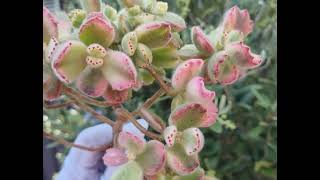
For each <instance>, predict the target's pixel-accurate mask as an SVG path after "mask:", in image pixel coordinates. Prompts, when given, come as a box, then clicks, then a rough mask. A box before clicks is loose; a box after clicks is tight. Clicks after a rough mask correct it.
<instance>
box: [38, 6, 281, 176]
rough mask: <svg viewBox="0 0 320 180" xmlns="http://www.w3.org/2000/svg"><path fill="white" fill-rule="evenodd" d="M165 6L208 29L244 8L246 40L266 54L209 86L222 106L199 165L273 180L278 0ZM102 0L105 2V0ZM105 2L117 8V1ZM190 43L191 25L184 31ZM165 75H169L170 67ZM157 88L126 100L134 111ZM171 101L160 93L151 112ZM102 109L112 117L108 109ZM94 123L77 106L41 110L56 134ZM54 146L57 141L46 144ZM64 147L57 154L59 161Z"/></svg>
mask: <svg viewBox="0 0 320 180" xmlns="http://www.w3.org/2000/svg"><path fill="white" fill-rule="evenodd" d="M165 1H167V2H168V3H169V10H171V11H174V12H176V13H179V14H180V15H181V16H183V17H185V18H186V22H187V24H188V27H191V26H192V25H201V27H202V28H203V29H204V30H205V31H206V32H208V33H209V32H210V31H211V30H212V29H213V28H215V27H216V26H218V24H219V21H220V20H221V18H222V16H223V13H224V12H225V11H226V10H227V9H229V8H230V7H232V6H233V5H238V6H239V7H240V8H241V9H248V10H249V13H250V16H251V18H252V19H253V20H254V22H255V26H254V30H253V32H252V33H251V34H250V35H249V36H248V38H247V41H246V44H248V45H249V46H251V47H252V51H253V52H256V53H258V54H259V53H260V54H262V55H263V57H264V58H265V62H264V63H263V65H262V66H261V67H260V68H258V69H257V70H254V71H253V72H249V74H248V76H247V77H246V78H244V79H243V80H241V81H238V82H237V83H236V84H234V85H232V86H228V87H221V86H211V87H208V89H213V90H215V91H216V94H217V97H219V99H218V100H217V103H218V105H219V107H220V109H223V110H222V111H223V112H222V113H221V114H220V116H219V119H218V122H217V123H216V124H215V125H213V126H212V127H210V128H208V129H203V132H204V135H205V137H206V145H205V147H204V149H203V151H202V152H201V153H200V155H201V165H202V167H203V168H205V169H206V170H207V171H208V173H209V174H211V175H214V176H216V177H217V178H218V179H222V180H233V179H236V180H248V179H257V180H260V179H261V180H262V179H276V178H277V176H276V173H277V92H276V87H277V12H276V7H277V4H276V3H277V1H276V0H214V1H213V0H165ZM104 2H106V1H104ZM107 3H108V4H110V5H112V6H113V7H118V4H117V2H116V0H108V1H107ZM61 6H62V9H64V10H65V11H67V12H68V11H69V10H70V9H73V8H79V4H78V2H77V0H69V1H62V3H61ZM182 38H183V39H184V42H186V43H187V42H190V29H188V30H185V31H184V32H183V34H182ZM167 77H168V78H170V77H171V72H168V74H167ZM158 88H159V87H158V86H157V85H156V84H154V85H152V86H149V87H145V88H143V89H142V90H140V91H139V92H134V93H133V97H134V98H133V99H131V100H130V101H129V102H127V103H126V104H125V106H126V107H127V108H128V109H129V110H133V109H135V108H136V107H137V105H139V103H141V102H143V101H144V100H146V99H147V98H148V97H150V96H151V95H152V94H153V93H154V92H155V91H156V90H157V89H158ZM170 103H171V100H170V99H168V97H163V98H162V99H160V101H159V102H158V103H157V104H156V105H154V106H153V107H152V109H151V110H152V111H153V112H155V113H156V114H158V115H159V116H160V117H162V118H163V120H167V118H168V116H169V114H170ZM101 113H103V114H106V115H107V116H109V117H111V118H112V116H113V114H112V112H111V110H110V109H102V110H101ZM96 123H98V122H97V121H95V120H94V119H92V118H91V117H90V115H87V114H80V112H78V111H76V110H75V109H72V108H70V109H69V110H50V111H45V110H44V128H46V129H49V130H51V131H52V132H53V133H54V134H55V135H57V136H62V137H64V138H65V139H68V140H71V141H72V140H74V138H75V137H76V135H77V134H78V133H79V132H80V131H81V130H82V129H83V128H85V127H88V126H92V125H94V124H96ZM54 146H56V144H55V143H53V144H49V147H54ZM67 151H68V148H62V151H61V152H59V153H57V154H56V158H57V159H58V160H59V162H60V163H61V162H62V161H63V159H64V156H65V154H66V153H67Z"/></svg>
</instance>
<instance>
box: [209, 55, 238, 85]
mask: <svg viewBox="0 0 320 180" xmlns="http://www.w3.org/2000/svg"><path fill="white" fill-rule="evenodd" d="M239 73H240V70H239V67H238V66H237V65H236V64H235V63H234V62H233V61H231V60H230V57H229V55H228V54H227V53H226V52H225V51H220V52H218V53H216V54H214V55H213V56H212V57H211V58H210V59H209V61H208V65H207V75H208V76H209V78H210V80H211V81H212V82H213V83H220V84H223V85H229V84H232V83H234V82H236V81H237V80H238V78H239Z"/></svg>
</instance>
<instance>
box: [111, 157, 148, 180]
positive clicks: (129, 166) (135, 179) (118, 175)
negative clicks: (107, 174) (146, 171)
mask: <svg viewBox="0 0 320 180" xmlns="http://www.w3.org/2000/svg"><path fill="white" fill-rule="evenodd" d="M111 180H143V170H142V168H141V167H140V166H139V164H138V163H136V162H135V161H133V160H131V161H129V162H128V163H126V164H123V165H121V166H120V167H119V169H117V170H116V171H115V172H113V174H112V176H111Z"/></svg>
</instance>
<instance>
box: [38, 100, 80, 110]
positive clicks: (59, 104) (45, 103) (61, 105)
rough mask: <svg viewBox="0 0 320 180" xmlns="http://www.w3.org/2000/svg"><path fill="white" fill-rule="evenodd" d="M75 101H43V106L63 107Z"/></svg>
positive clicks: (48, 107)
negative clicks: (52, 102) (50, 102)
mask: <svg viewBox="0 0 320 180" xmlns="http://www.w3.org/2000/svg"><path fill="white" fill-rule="evenodd" d="M73 103H74V102H73V101H72V100H67V101H65V102H60V103H54V104H49V103H48V101H43V106H44V107H45V108H46V109H56V108H63V107H65V106H68V105H71V104H73Z"/></svg>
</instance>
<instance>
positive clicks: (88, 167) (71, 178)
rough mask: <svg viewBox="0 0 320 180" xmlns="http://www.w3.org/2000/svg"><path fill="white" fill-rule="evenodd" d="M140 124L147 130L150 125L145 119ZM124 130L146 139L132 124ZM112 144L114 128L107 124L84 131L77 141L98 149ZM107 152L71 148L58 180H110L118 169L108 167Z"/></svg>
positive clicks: (127, 125)
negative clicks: (105, 157)
mask: <svg viewBox="0 0 320 180" xmlns="http://www.w3.org/2000/svg"><path fill="white" fill-rule="evenodd" d="M138 122H139V123H140V124H141V125H142V126H143V127H144V128H146V129H148V123H147V122H146V121H145V120H144V119H139V120H138ZM123 130H126V131H129V132H131V133H134V134H135V135H137V136H141V137H144V134H143V133H142V132H140V131H139V130H138V129H137V128H136V127H135V126H134V125H133V124H132V123H127V124H124V126H123ZM111 142H112V128H111V126H109V125H107V124H100V125H96V126H93V127H90V128H87V129H85V130H83V131H82V132H81V133H80V134H79V135H78V137H77V138H76V140H75V143H76V144H80V145H84V146H87V147H91V148H96V147H99V146H103V145H105V144H109V143H111ZM104 153H105V152H91V151H86V150H82V149H79V148H71V150H70V151H69V154H68V155H67V157H66V158H65V161H64V163H63V167H62V169H61V171H60V172H59V174H58V176H57V179H56V180H109V179H110V177H111V175H112V172H114V170H116V169H117V167H107V168H105V165H104V164H103V160H102V157H103V155H104Z"/></svg>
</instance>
